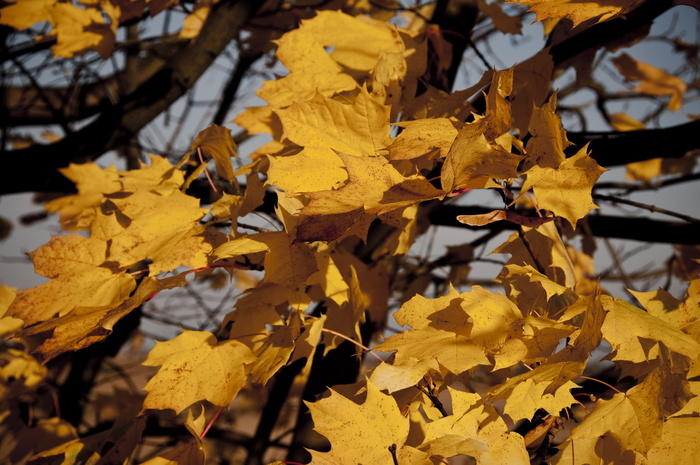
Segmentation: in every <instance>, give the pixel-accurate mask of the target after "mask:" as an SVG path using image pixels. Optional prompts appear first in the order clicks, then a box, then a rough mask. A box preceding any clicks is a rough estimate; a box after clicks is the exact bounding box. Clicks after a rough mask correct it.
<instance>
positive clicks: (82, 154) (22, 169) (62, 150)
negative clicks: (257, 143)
mask: <svg viewBox="0 0 700 465" xmlns="http://www.w3.org/2000/svg"><path fill="white" fill-rule="evenodd" d="M259 6H260V2H256V1H254V0H238V1H234V0H228V1H221V2H219V3H217V4H216V5H215V6H214V7H213V8H212V11H211V14H210V15H209V17H208V19H207V21H206V23H205V24H204V26H203V28H202V32H201V33H200V35H199V36H198V37H197V39H196V40H195V41H194V42H192V44H190V45H189V46H188V47H186V48H184V49H183V50H182V51H180V52H179V53H177V54H176V55H175V56H173V58H172V59H170V60H169V61H168V62H167V63H166V64H165V65H164V66H163V67H162V68H161V69H160V70H159V71H157V72H156V73H155V74H154V75H153V76H151V77H150V78H149V79H148V80H146V81H145V82H144V83H143V85H141V86H139V87H138V88H137V89H135V90H134V91H133V92H131V93H129V94H127V95H125V96H124V98H123V99H121V101H119V102H118V104H116V105H114V106H112V107H111V108H109V109H108V110H106V111H104V112H102V114H101V115H100V116H99V117H98V118H97V120H95V121H94V122H93V123H91V124H89V125H88V126H86V127H85V128H83V129H81V130H80V131H77V132H75V133H73V134H71V135H70V136H68V137H66V138H64V139H62V140H61V141H59V142H56V143H54V144H51V145H38V146H33V147H30V148H28V149H23V150H16V151H13V152H9V153H7V152H5V153H4V154H3V156H4V157H5V161H7V162H8V164H9V170H8V171H9V172H11V173H13V175H12V176H9V177H6V178H5V179H3V183H2V189H0V194H9V193H14V192H27V191H37V192H47V191H52V190H57V189H56V188H59V189H62V188H64V187H65V186H66V185H67V183H66V180H65V179H64V178H63V176H62V175H61V174H60V173H59V172H58V171H57V168H60V167H64V166H67V165H68V164H69V163H71V162H84V161H88V160H94V159H96V158H98V157H99V156H100V155H102V154H103V153H105V152H106V151H109V150H111V149H113V148H115V147H118V146H119V145H121V144H123V143H125V142H126V141H128V140H129V139H131V138H132V137H134V136H135V135H136V134H138V132H139V130H141V128H143V127H144V126H145V125H146V124H148V123H149V122H150V121H152V120H153V118H155V117H156V116H158V115H159V114H160V113H161V112H163V111H164V110H165V109H166V108H168V107H169V106H170V105H171V104H172V103H173V102H175V101H176V100H177V99H178V98H180V97H181V96H182V95H184V94H185V93H186V92H187V91H188V90H189V89H190V88H191V87H192V86H193V85H194V84H195V82H196V81H197V79H198V78H199V77H200V76H201V75H202V73H204V71H206V70H207V69H208V68H209V66H210V65H211V64H212V63H213V62H214V60H215V59H216V58H217V57H218V56H219V54H220V53H221V52H222V51H223V50H224V48H225V47H226V46H227V45H228V44H229V43H230V42H231V41H232V40H233V39H234V38H235V37H236V36H237V34H238V32H239V31H240V30H241V28H242V27H243V26H244V24H245V22H246V21H247V20H248V18H249V17H250V16H251V15H252V14H253V13H254V12H255V10H256V9H257V8H258V7H259Z"/></svg>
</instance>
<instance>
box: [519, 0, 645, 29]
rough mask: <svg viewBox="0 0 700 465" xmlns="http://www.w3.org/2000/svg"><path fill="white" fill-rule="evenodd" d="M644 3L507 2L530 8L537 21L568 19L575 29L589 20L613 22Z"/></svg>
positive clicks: (600, 0)
mask: <svg viewBox="0 0 700 465" xmlns="http://www.w3.org/2000/svg"><path fill="white" fill-rule="evenodd" d="M643 1H644V0H598V1H578V0H507V2H508V3H521V4H523V5H526V6H528V7H530V10H531V11H534V12H535V14H536V15H537V19H536V20H537V21H542V20H544V19H560V18H568V19H570V20H571V22H572V23H573V27H576V26H578V25H579V24H581V23H583V22H586V21H589V20H594V23H598V22H602V21H608V20H611V19H613V18H616V17H618V16H620V15H623V14H625V13H627V12H629V11H631V10H633V9H634V8H636V7H637V6H639V5H640V4H641V3H642V2H643ZM594 23H592V24H594Z"/></svg>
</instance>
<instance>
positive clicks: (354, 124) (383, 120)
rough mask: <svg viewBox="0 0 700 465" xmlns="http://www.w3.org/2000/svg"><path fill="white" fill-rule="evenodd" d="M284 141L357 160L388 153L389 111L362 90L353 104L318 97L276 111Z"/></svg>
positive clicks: (317, 95) (321, 96)
mask: <svg viewBox="0 0 700 465" xmlns="http://www.w3.org/2000/svg"><path fill="white" fill-rule="evenodd" d="M275 113H276V114H277V116H278V117H279V119H280V121H281V122H282V127H283V129H284V137H286V138H288V139H289V140H291V141H292V142H294V143H295V144H297V145H299V146H302V147H323V148H326V149H328V148H330V149H333V150H335V151H338V152H343V153H347V154H350V155H355V156H363V155H364V156H374V155H381V154H384V153H386V147H388V146H389V144H391V135H390V127H389V107H387V106H385V105H383V104H381V103H379V102H378V101H376V100H375V99H374V98H373V97H372V96H371V95H369V93H368V92H367V89H365V88H362V89H361V90H360V92H359V93H358V94H357V97H355V99H354V100H353V101H352V103H351V104H344V103H341V102H340V101H337V100H333V99H331V98H328V97H324V96H323V95H321V94H316V95H314V97H313V98H312V99H310V100H307V101H303V102H300V103H294V104H292V105H291V106H290V107H289V108H286V109H283V110H276V111H275Z"/></svg>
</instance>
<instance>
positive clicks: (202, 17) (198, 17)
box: [178, 0, 214, 39]
mask: <svg viewBox="0 0 700 465" xmlns="http://www.w3.org/2000/svg"><path fill="white" fill-rule="evenodd" d="M213 3H214V0H205V1H203V2H198V3H197V4H196V5H195V7H194V9H193V10H192V13H190V14H188V15H187V17H186V18H185V19H184V20H183V22H182V29H180V33H179V34H178V37H179V38H180V39H194V38H195V37H197V36H198V35H199V32H200V31H201V30H202V26H204V22H205V21H206V20H207V17H208V16H209V11H211V6H212V4H213Z"/></svg>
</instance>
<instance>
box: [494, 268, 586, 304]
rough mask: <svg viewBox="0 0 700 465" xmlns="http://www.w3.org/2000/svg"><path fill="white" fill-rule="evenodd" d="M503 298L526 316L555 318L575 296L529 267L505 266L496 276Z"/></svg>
mask: <svg viewBox="0 0 700 465" xmlns="http://www.w3.org/2000/svg"><path fill="white" fill-rule="evenodd" d="M499 279H500V281H501V282H502V283H503V288H504V289H505V291H506V295H508V297H510V298H511V299H512V300H513V301H514V302H515V303H516V304H517V305H518V308H520V309H521V310H523V311H524V312H525V313H526V314H532V313H534V314H535V315H543V316H548V315H555V314H557V313H558V312H559V310H561V309H562V308H564V307H566V306H568V305H570V304H573V303H574V302H576V299H577V296H576V294H574V292H573V291H572V290H571V289H569V288H568V287H566V286H563V285H561V284H559V283H556V282H554V281H552V280H551V279H549V278H548V277H547V276H545V275H543V274H542V273H540V272H538V271H537V270H535V269H534V268H533V267H532V266H530V265H525V266H523V265H516V264H514V263H510V264H507V265H506V266H505V267H504V269H503V271H502V272H501V273H500V275H499Z"/></svg>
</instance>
